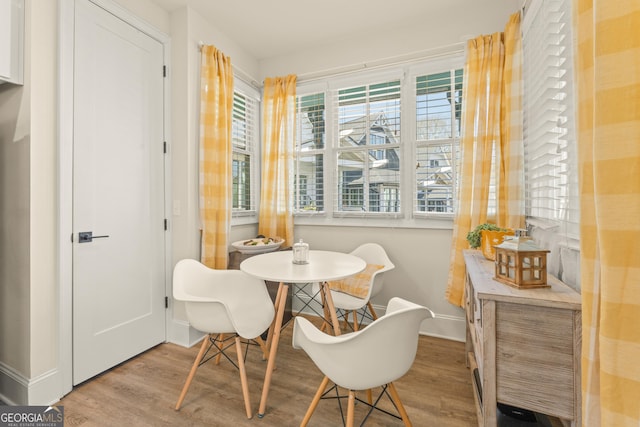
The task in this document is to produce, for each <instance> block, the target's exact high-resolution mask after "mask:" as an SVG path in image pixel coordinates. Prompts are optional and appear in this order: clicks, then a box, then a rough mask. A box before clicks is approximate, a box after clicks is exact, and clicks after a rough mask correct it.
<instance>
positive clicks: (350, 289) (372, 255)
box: [313, 243, 395, 331]
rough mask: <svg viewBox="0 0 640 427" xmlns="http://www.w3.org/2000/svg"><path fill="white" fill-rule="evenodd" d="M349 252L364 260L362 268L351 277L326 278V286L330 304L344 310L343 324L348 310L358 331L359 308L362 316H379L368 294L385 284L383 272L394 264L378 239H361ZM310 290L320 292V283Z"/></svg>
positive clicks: (376, 292) (375, 291)
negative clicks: (374, 240) (370, 241)
mask: <svg viewBox="0 0 640 427" xmlns="http://www.w3.org/2000/svg"><path fill="white" fill-rule="evenodd" d="M351 255H355V256H357V257H360V258H362V259H363V260H364V261H365V262H366V263H367V267H366V268H365V270H364V271H363V272H362V273H360V274H358V275H355V276H353V277H349V278H346V279H343V280H339V281H335V282H329V286H330V288H331V298H332V299H333V305H334V306H335V308H336V310H342V311H343V312H344V320H345V326H346V324H347V323H348V319H349V313H352V317H353V330H356V331H357V330H358V329H359V326H358V311H360V318H361V319H362V320H364V319H367V318H368V319H370V320H375V319H377V318H378V316H377V314H376V312H375V310H374V309H373V305H372V304H371V298H373V297H374V296H375V295H377V294H379V293H380V291H381V290H382V288H383V286H384V279H385V275H384V273H385V272H387V271H389V270H392V269H394V268H395V265H394V264H393V263H392V262H391V260H390V259H389V256H387V253H386V252H385V250H384V248H383V247H382V246H381V245H379V244H377V243H364V244H362V245H360V246H358V247H357V248H355V249H354V250H353V251H351ZM338 289H342V291H339V290H338ZM313 290H314V292H313V293H314V294H315V295H320V294H319V292H318V290H319V284H317V283H316V284H314V288H313ZM367 311H368V313H367ZM323 326H324V325H323Z"/></svg>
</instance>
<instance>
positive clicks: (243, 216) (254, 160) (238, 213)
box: [231, 78, 261, 226]
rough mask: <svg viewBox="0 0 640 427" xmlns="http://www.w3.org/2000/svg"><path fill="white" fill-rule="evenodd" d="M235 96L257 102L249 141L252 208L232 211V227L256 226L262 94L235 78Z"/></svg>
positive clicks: (252, 112) (254, 106)
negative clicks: (252, 130)
mask: <svg viewBox="0 0 640 427" xmlns="http://www.w3.org/2000/svg"><path fill="white" fill-rule="evenodd" d="M233 90H234V94H235V93H236V92H237V93H240V94H242V95H243V96H244V97H246V98H249V99H252V100H253V101H255V103H254V104H253V106H252V107H253V108H252V109H251V110H252V111H251V114H252V115H253V122H254V132H253V133H252V135H251V136H252V138H251V141H247V143H248V144H251V147H250V149H248V150H247V151H248V153H249V155H250V158H251V160H250V170H251V171H250V177H251V185H250V192H251V195H250V200H251V202H250V205H251V208H250V209H248V210H232V214H231V225H232V226H233V225H242V224H254V223H255V222H256V221H257V219H258V211H259V201H260V158H261V152H260V135H261V126H260V123H261V116H260V105H261V103H260V92H259V91H258V90H257V89H256V88H255V87H253V86H251V85H249V84H247V83H245V82H244V81H242V80H240V79H238V78H235V79H234V88H233ZM233 152H234V153H235V152H239V153H243V151H239V150H236V149H235V148H234V149H233Z"/></svg>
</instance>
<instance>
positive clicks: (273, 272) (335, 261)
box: [240, 250, 367, 283]
mask: <svg viewBox="0 0 640 427" xmlns="http://www.w3.org/2000/svg"><path fill="white" fill-rule="evenodd" d="M366 266H367V263H366V262H365V261H364V260H363V259H362V258H359V257H357V256H355V255H350V254H345V253H342V252H331V251H317V250H312V251H309V263H308V264H294V263H293V254H292V252H291V251H279V252H270V253H266V254H261V255H256V256H253V257H251V258H248V259H246V260H244V261H242V263H240V270H242V271H244V272H245V273H247V274H249V275H251V276H254V277H258V278H260V279H264V280H269V281H272V282H285V283H308V282H323V281H328V280H339V279H344V278H345V277H349V276H352V275H354V274H357V273H360V272H361V271H362V270H364V269H365V267H366Z"/></svg>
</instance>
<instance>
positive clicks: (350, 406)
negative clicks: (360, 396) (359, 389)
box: [347, 390, 356, 427]
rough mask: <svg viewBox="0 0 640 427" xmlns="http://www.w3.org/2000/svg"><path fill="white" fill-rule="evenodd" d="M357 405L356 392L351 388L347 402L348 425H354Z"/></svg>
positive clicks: (348, 426) (350, 426)
mask: <svg viewBox="0 0 640 427" xmlns="http://www.w3.org/2000/svg"><path fill="white" fill-rule="evenodd" d="M355 406H356V392H355V391H353V390H349V401H348V403H347V427H353V417H354V414H353V413H354V411H355Z"/></svg>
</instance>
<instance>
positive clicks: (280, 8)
mask: <svg viewBox="0 0 640 427" xmlns="http://www.w3.org/2000/svg"><path fill="white" fill-rule="evenodd" d="M152 1H153V2H155V3H156V4H158V5H159V6H160V7H162V8H164V9H166V10H168V11H169V12H171V11H173V10H175V9H178V8H180V7H184V6H186V5H188V6H190V7H191V8H193V9H194V10H195V11H197V12H198V13H199V14H200V15H202V16H203V17H204V18H205V19H206V20H208V21H209V22H210V23H211V24H212V25H213V26H215V27H216V28H218V29H219V30H220V31H222V32H223V33H224V34H225V35H226V36H228V37H230V38H231V39H232V40H233V41H234V42H236V43H238V45H239V46H240V47H242V49H244V50H245V51H246V52H248V53H249V54H250V55H252V56H253V57H254V58H256V59H257V60H261V59H265V58H272V57H277V56H280V55H285V54H290V53H293V52H298V51H300V50H303V49H309V48H310V47H313V46H318V45H324V44H329V43H335V42H336V41H340V40H343V39H345V38H348V37H349V36H350V35H358V36H363V35H367V34H375V33H377V32H380V31H384V32H388V31H393V30H394V29H399V28H402V27H408V26H415V25H420V23H421V21H424V20H425V18H427V17H429V16H432V15H433V14H437V15H441V16H442V17H443V19H449V18H451V19H452V20H455V16H456V14H457V13H459V12H460V11H461V10H464V4H465V3H467V2H470V1H481V0H393V1H392V0H316V1H310V0H225V1H222V0H152Z"/></svg>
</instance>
